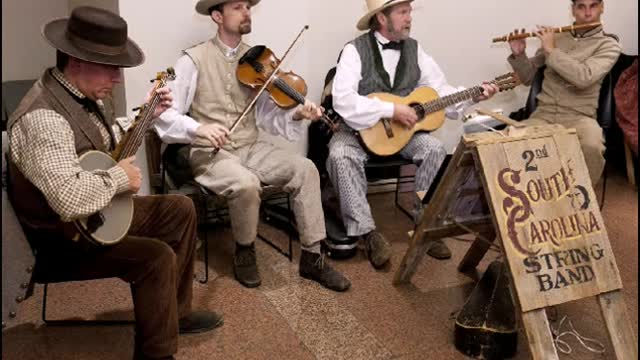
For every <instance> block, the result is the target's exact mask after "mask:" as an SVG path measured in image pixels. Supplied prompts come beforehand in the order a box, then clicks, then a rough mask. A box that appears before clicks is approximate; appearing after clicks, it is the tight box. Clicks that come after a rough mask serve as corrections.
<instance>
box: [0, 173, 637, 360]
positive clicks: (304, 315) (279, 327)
mask: <svg viewBox="0 0 640 360" xmlns="http://www.w3.org/2000/svg"><path fill="white" fill-rule="evenodd" d="M608 187H609V189H608V193H607V204H606V206H605V209H604V217H605V221H606V224H607V230H608V233H609V238H610V240H611V243H612V246H613V249H614V252H615V254H616V258H617V262H618V267H619V268H620V272H621V276H622V280H623V284H624V286H625V289H624V295H625V300H626V302H627V307H628V309H629V315H630V317H631V319H633V320H632V322H633V328H634V333H635V335H636V337H637V333H638V323H637V312H638V311H637V308H638V306H637V305H638V277H637V271H638V258H637V250H638V248H637V243H638V234H637V209H638V203H637V199H638V195H637V192H635V191H634V190H632V189H631V188H630V187H629V186H628V185H627V184H626V183H625V180H624V178H623V177H622V176H617V175H616V176H612V177H611V178H610V183H609V185H608ZM392 199H393V195H392V194H382V195H374V196H372V197H371V201H372V204H373V209H374V215H375V217H376V219H377V221H378V226H379V228H380V230H381V231H382V232H383V233H384V234H385V235H386V236H387V237H388V238H389V239H390V240H391V242H392V246H393V257H392V266H391V267H390V268H388V269H386V270H383V271H375V270H374V269H373V268H372V267H371V266H370V265H369V263H368V262H367V260H366V259H365V258H364V256H362V254H359V255H358V256H356V257H355V258H353V259H350V260H346V261H340V262H334V264H335V265H336V267H337V268H338V269H340V270H341V271H343V272H344V273H345V274H347V275H348V277H349V278H350V279H351V281H352V283H353V287H352V289H351V290H349V291H348V292H346V293H334V292H331V291H328V290H325V289H323V288H321V287H320V286H318V285H317V284H315V283H311V282H309V281H307V280H304V279H301V278H300V277H299V276H298V274H297V262H296V261H297V259H298V255H299V249H298V246H297V243H296V244H294V248H295V254H294V255H295V256H294V261H293V262H292V263H290V262H289V261H288V260H287V259H286V258H285V257H283V256H282V255H280V254H278V253H277V252H275V251H274V250H273V249H272V248H270V247H269V246H267V245H265V244H264V243H262V242H258V243H257V250H258V261H259V266H260V271H261V274H262V278H263V284H262V286H261V287H259V288H257V289H245V288H243V287H242V286H241V285H239V284H238V283H237V282H236V281H235V280H234V279H233V274H232V272H231V257H232V249H233V244H232V241H231V235H230V231H229V230H228V229H225V228H218V229H212V230H211V231H210V234H209V235H210V236H209V237H210V239H212V240H211V243H210V246H209V250H210V255H211V258H210V261H211V262H210V270H211V273H210V276H211V278H210V281H209V283H208V284H206V285H201V284H199V283H194V290H195V291H194V307H195V308H211V309H215V310H219V311H221V312H223V313H224V315H225V324H224V326H222V327H221V328H219V329H216V330H215V331H214V332H211V333H206V334H202V335H194V336H184V337H181V338H180V350H179V353H178V355H177V358H178V359H465V358H466V357H465V356H464V355H462V354H461V353H459V352H458V351H457V350H456V349H455V347H454V346H453V330H454V315H455V313H456V312H457V311H458V310H459V309H460V308H461V307H462V305H463V304H464V301H465V300H466V297H467V296H468V294H469V293H470V292H471V290H472V289H473V286H474V280H473V279H472V278H471V277H469V276H467V275H464V274H461V273H459V272H458V271H457V270H456V266H457V264H458V262H459V261H460V259H461V257H462V256H463V255H464V252H465V251H466V249H467V248H468V246H469V243H468V242H466V241H463V240H455V239H447V240H446V241H447V244H448V245H449V246H450V247H451V249H452V251H453V254H454V256H453V259H451V260H447V261H437V260H434V259H431V258H428V257H427V258H425V261H424V262H423V263H422V264H421V266H420V267H419V269H418V271H417V273H416V275H415V276H414V277H413V280H412V282H411V284H408V285H403V286H400V287H394V286H393V285H391V280H392V278H393V275H394V273H395V271H396V269H397V267H398V265H399V263H400V261H401V259H402V256H403V255H404V252H405V251H406V249H407V243H408V242H407V239H408V238H407V235H406V232H407V231H408V230H409V229H410V227H411V224H410V223H409V221H408V219H407V217H406V216H405V215H403V214H402V213H401V212H400V211H398V210H396V209H395V208H394V206H393V200H392ZM262 231H264V232H269V233H270V234H274V233H275V234H277V233H278V232H277V231H274V230H273V229H271V228H268V227H267V226H265V227H264V229H262ZM279 238H280V240H281V242H280V244H281V245H284V244H285V237H284V236H282V235H280V236H279ZM496 256H497V253H495V252H490V253H489V255H488V256H487V258H486V259H485V260H483V262H482V263H481V264H480V266H479V271H480V272H481V271H484V269H486V266H487V264H488V263H489V261H490V260H492V259H494V258H495V257H496ZM202 266H203V263H202V262H201V261H198V263H197V271H199V275H200V274H201V271H202ZM50 296H51V298H50V303H49V305H48V308H49V309H50V311H51V313H50V316H51V317H56V318H58V317H60V318H70V317H98V318H123V317H124V318H127V317H131V316H132V313H131V299H130V296H129V289H128V286H127V285H126V284H125V283H122V282H120V281H118V280H100V281H92V282H79V283H64V284H56V285H53V286H51V287H50ZM41 299H42V288H41V287H38V288H37V290H36V293H35V295H34V296H33V297H31V298H30V299H28V300H27V301H25V303H24V304H23V305H22V306H21V308H20V311H19V313H18V317H17V318H16V319H15V321H14V322H13V323H12V324H10V325H9V328H7V329H5V330H4V331H3V333H2V349H3V350H2V358H3V359H8V360H9V359H17V360H28V359H130V358H131V355H132V351H133V329H132V327H130V326H116V327H67V328H60V327H58V328H56V327H46V326H43V324H42V321H41V320H40V311H41ZM557 309H558V314H559V315H560V316H564V315H568V317H569V319H570V320H572V321H573V324H574V325H575V327H576V329H577V330H578V331H579V332H580V333H582V334H583V335H585V336H588V337H591V338H595V339H598V340H600V341H602V342H604V343H605V344H606V346H607V353H605V354H604V355H598V354H593V353H590V352H589V351H587V350H585V349H584V348H582V347H581V346H580V345H579V344H578V342H577V341H576V340H575V339H569V340H568V342H569V343H570V344H571V346H572V347H573V353H572V354H570V355H562V356H561V358H562V359H580V360H587V359H610V358H613V354H612V350H611V346H610V344H609V343H608V340H607V335H606V334H607V332H606V329H605V327H604V324H603V322H602V319H601V316H600V311H599V308H598V306H597V303H596V302H595V300H594V299H586V300H581V301H578V302H575V303H570V304H565V305H561V306H558V308H557ZM518 345H519V346H518V355H517V356H516V359H528V358H529V357H530V355H529V353H528V350H527V341H526V338H525V337H524V333H523V332H522V331H520V337H519V344H518Z"/></svg>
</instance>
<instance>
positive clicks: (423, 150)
mask: <svg viewBox="0 0 640 360" xmlns="http://www.w3.org/2000/svg"><path fill="white" fill-rule="evenodd" d="M411 2H412V0H392V1H387V0H367V5H368V8H369V12H368V13H367V14H366V15H364V16H363V17H362V18H361V19H360V21H359V22H358V25H357V28H358V29H359V30H367V29H369V30H370V31H369V32H367V33H365V34H363V35H361V36H359V37H358V38H356V39H355V40H353V41H352V42H350V43H349V44H347V45H346V46H345V48H344V50H343V52H342V55H341V58H340V61H339V63H338V66H337V71H336V75H335V78H334V81H333V89H332V95H333V105H334V108H335V110H336V112H337V113H338V114H340V115H341V116H342V118H344V120H345V124H343V125H342V126H341V128H340V130H338V131H337V132H336V133H335V134H334V136H333V138H332V139H331V142H330V143H329V157H328V159H327V170H328V172H329V177H330V178H331V181H332V183H333V185H334V187H335V188H336V191H337V193H338V197H339V199H340V206H341V211H342V215H343V220H344V223H345V227H346V229H347V235H348V236H350V237H360V238H361V239H362V240H363V241H364V245H365V252H366V254H367V256H368V257H369V261H370V262H371V264H372V265H373V266H374V268H379V267H382V266H384V265H385V264H386V263H387V262H388V260H389V257H390V254H391V250H390V245H389V243H388V242H387V240H386V239H385V238H384V236H383V235H382V234H381V233H380V232H378V231H376V227H375V223H374V221H373V217H372V216H371V209H370V207H369V204H368V202H367V198H366V195H367V180H366V177H365V172H364V165H365V163H366V162H367V161H368V159H369V154H368V153H367V152H366V151H365V150H364V149H363V147H362V145H361V144H360V143H359V141H358V138H357V136H356V134H355V133H354V130H356V131H357V130H362V129H367V128H370V127H372V126H374V125H375V124H376V123H377V122H378V121H379V120H380V119H382V118H391V119H392V121H393V122H397V123H399V124H402V125H403V126H405V127H407V128H412V127H413V126H414V125H415V123H416V121H418V115H417V114H416V112H415V111H414V109H413V108H411V107H410V106H408V105H402V104H394V103H391V102H385V101H382V100H380V99H371V98H368V97H367V95H369V94H371V93H376V92H386V93H391V94H394V95H398V96H406V95H408V94H409V93H411V92H412V91H413V90H415V89H416V88H418V87H425V86H428V87H431V88H433V89H435V90H436V91H437V92H438V94H439V95H440V96H444V95H447V94H451V93H453V92H456V91H457V90H458V89H455V88H453V87H452V86H450V85H449V84H447V81H446V79H445V76H444V74H443V73H442V70H440V67H439V66H438V65H437V64H436V62H435V61H434V60H433V59H432V58H431V57H430V56H428V55H427V54H426V53H425V52H424V50H423V49H422V48H421V47H420V45H419V44H418V43H417V41H416V40H414V39H413V38H411V37H409V33H410V30H411V20H412V19H411V10H412V9H411V4H410V3H411ZM483 88H484V92H483V93H482V94H481V95H479V96H477V97H476V98H474V99H473V101H474V102H478V101H481V100H486V99H488V98H490V97H491V96H493V94H495V93H496V91H497V90H498V89H497V87H496V86H495V85H489V84H483ZM469 104H470V101H468V102H463V103H459V104H457V105H455V106H451V107H449V108H447V109H446V110H445V112H446V114H447V116H448V117H450V118H457V117H459V115H460V113H461V112H462V111H463V109H464V108H465V106H468V105H469ZM399 154H400V155H402V156H403V157H404V158H407V159H411V160H412V161H413V162H414V163H415V164H416V165H417V166H418V170H417V172H416V177H415V178H416V181H415V186H416V191H426V190H428V189H429V187H430V186H431V183H432V182H433V179H434V177H435V175H436V174H437V172H438V169H439V168H440V165H441V164H442V162H443V160H444V158H445V156H446V151H445V149H444V147H443V145H442V144H441V143H440V141H438V140H437V139H436V138H434V137H432V136H430V135H429V134H426V133H416V134H415V135H414V136H413V137H412V138H411V140H410V141H409V143H408V144H407V146H406V147H405V148H404V149H402V150H401V151H400V153H399ZM418 206H420V205H419V204H418ZM417 213H419V211H418V212H417ZM417 220H419V218H418V217H417V216H416V221H417ZM428 253H429V255H431V256H433V257H436V258H438V259H446V258H449V257H451V253H450V251H449V249H448V248H447V247H446V246H445V244H444V243H443V242H441V241H440V242H437V241H434V242H433V245H432V247H431V248H430V249H429V252H428Z"/></svg>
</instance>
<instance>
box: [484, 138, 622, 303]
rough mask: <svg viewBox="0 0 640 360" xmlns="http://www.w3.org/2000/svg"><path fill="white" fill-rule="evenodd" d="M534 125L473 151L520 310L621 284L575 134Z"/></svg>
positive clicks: (616, 286)
mask: <svg viewBox="0 0 640 360" xmlns="http://www.w3.org/2000/svg"><path fill="white" fill-rule="evenodd" d="M540 128H541V129H539V131H537V132H536V133H535V134H536V135H537V134H547V135H548V134H550V133H553V135H551V136H546V137H537V136H534V137H533V138H521V139H520V140H519V141H508V142H495V143H490V142H483V140H482V138H477V140H478V141H477V143H482V145H479V146H477V147H476V148H475V149H476V150H477V157H478V160H479V161H478V162H477V164H479V166H480V168H481V172H482V176H481V177H482V178H483V183H484V184H485V189H486V191H487V193H488V194H489V198H490V200H489V203H490V208H491V210H492V213H493V215H494V221H495V222H496V227H497V229H498V232H499V235H500V238H501V239H503V241H504V242H505V243H504V244H503V247H504V249H505V255H506V258H507V263H508V264H509V267H510V269H511V274H512V276H513V277H514V284H515V289H516V294H517V296H518V298H519V300H520V304H521V307H522V310H523V311H524V312H527V311H530V310H534V309H539V308H543V307H546V306H551V305H557V304H560V303H564V302H568V301H572V300H577V299H581V298H584V297H588V296H593V295H597V294H599V293H602V292H607V291H611V290H615V289H619V288H621V287H622V282H621V280H620V276H619V273H618V270H617V266H616V263H615V258H614V256H613V253H612V250H611V246H610V244H609V240H608V237H607V233H606V229H605V227H604V221H603V219H602V216H601V214H600V211H599V209H598V206H597V202H596V201H595V199H596V197H595V193H594V192H593V188H592V186H591V183H590V178H589V176H588V171H587V168H586V165H585V163H584V156H583V155H582V153H581V148H580V144H579V142H578V139H577V137H576V135H575V134H573V133H571V132H567V131H560V132H558V133H554V132H553V131H550V129H551V130H553V129H555V127H553V126H548V128H550V129H544V127H540ZM488 136H493V134H488Z"/></svg>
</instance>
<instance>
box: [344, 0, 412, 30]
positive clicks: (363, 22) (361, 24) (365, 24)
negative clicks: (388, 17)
mask: <svg viewBox="0 0 640 360" xmlns="http://www.w3.org/2000/svg"><path fill="white" fill-rule="evenodd" d="M412 1H413V0H398V1H393V2H390V3H388V4H386V5H384V6H381V7H379V8H377V9H373V10H371V11H369V12H368V13H366V14H365V15H364V16H363V17H361V18H360V20H359V21H358V23H357V24H356V28H357V29H358V30H361V31H364V30H368V29H369V21H371V18H372V17H373V16H374V15H375V14H377V13H379V12H380V11H382V10H384V9H386V8H389V7H392V6H394V5H398V4H402V3H406V2H412Z"/></svg>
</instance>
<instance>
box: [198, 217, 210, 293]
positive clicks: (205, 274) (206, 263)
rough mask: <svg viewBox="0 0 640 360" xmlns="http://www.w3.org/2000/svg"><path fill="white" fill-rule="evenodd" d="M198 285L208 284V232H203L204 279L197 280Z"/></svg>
mask: <svg viewBox="0 0 640 360" xmlns="http://www.w3.org/2000/svg"><path fill="white" fill-rule="evenodd" d="M198 282H199V283H200V284H206V283H207V282H209V232H208V231H207V230H206V229H205V231H204V279H203V280H198Z"/></svg>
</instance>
